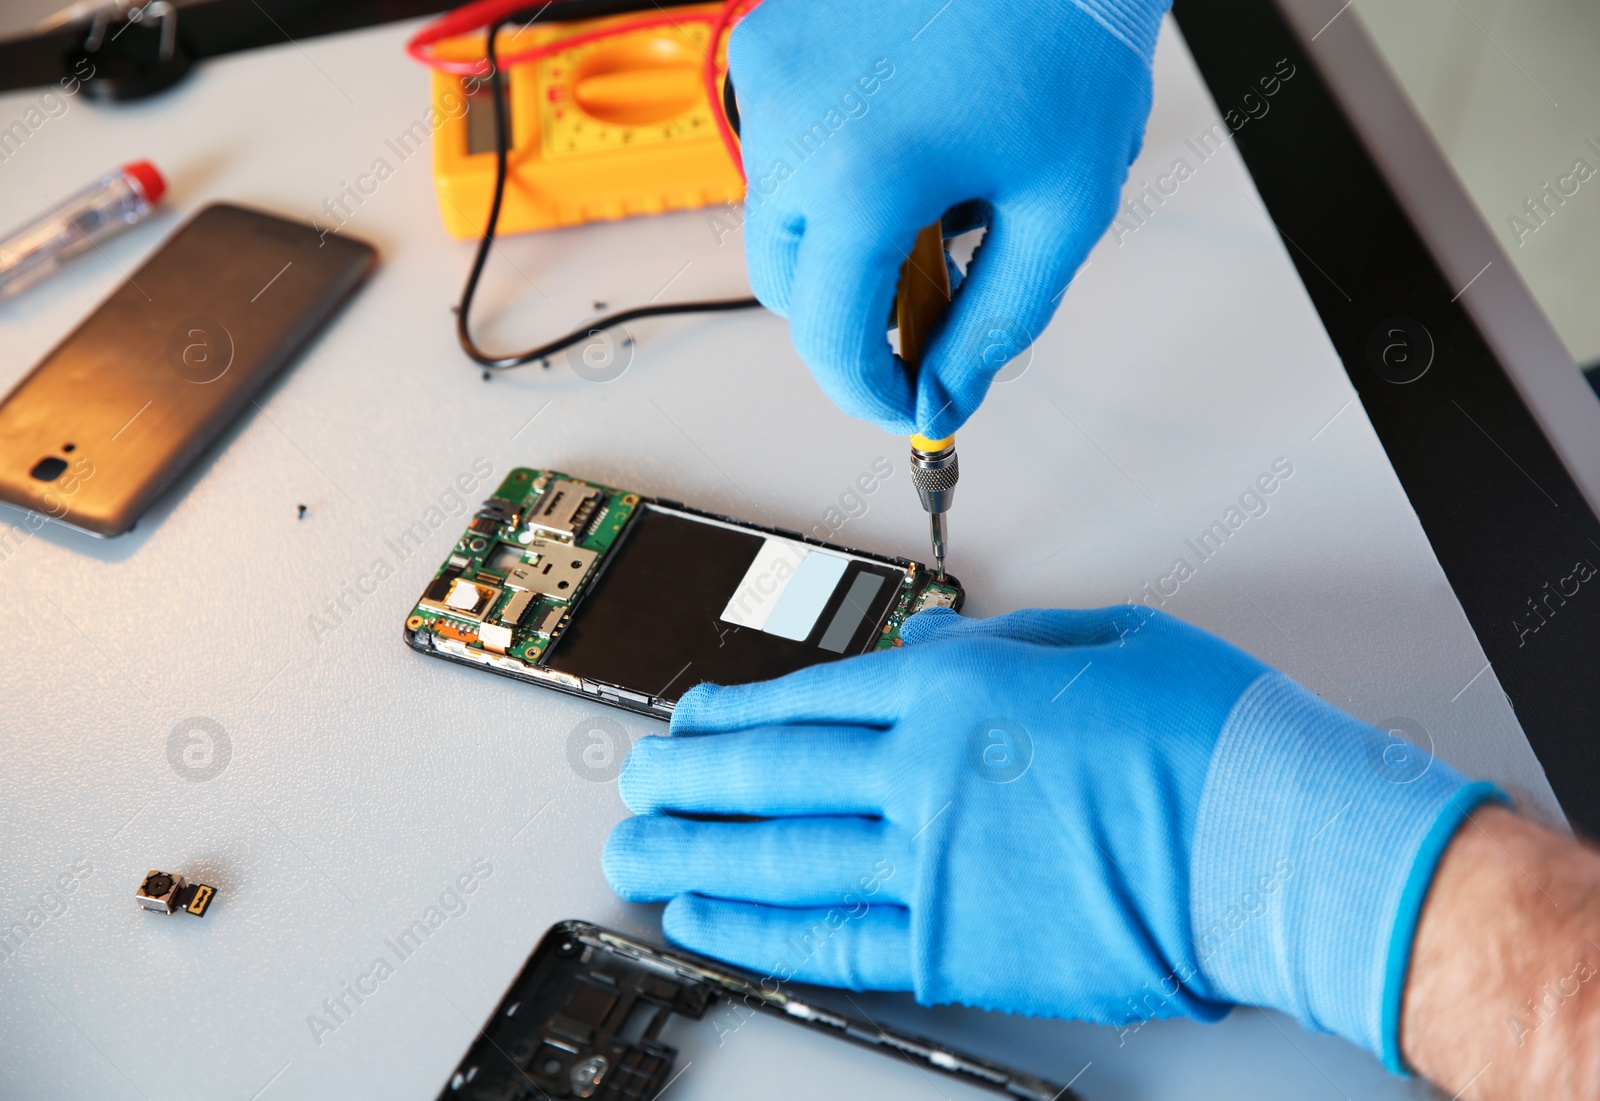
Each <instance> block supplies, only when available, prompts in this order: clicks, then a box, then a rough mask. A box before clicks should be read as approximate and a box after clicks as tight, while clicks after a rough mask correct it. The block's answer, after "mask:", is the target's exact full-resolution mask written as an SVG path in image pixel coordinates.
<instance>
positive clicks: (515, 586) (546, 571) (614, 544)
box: [405, 468, 963, 718]
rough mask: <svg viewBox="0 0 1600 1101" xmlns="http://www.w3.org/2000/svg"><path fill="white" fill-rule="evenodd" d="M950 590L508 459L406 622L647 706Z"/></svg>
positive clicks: (789, 536)
mask: <svg viewBox="0 0 1600 1101" xmlns="http://www.w3.org/2000/svg"><path fill="white" fill-rule="evenodd" d="M962 598H963V594H962V591H961V585H960V583H959V582H958V581H956V580H955V579H954V578H948V577H947V578H946V580H945V581H943V582H941V581H938V580H936V579H935V578H934V576H933V573H932V571H931V570H929V569H927V568H926V567H925V566H923V565H921V564H920V563H916V562H912V561H910V560H908V559H905V558H888V557H884V556H882V555H875V554H870V553H868V552H866V551H860V550H852V549H850V548H848V547H840V546H835V545H833V544H830V543H824V542H822V541H820V540H817V539H812V538H809V537H807V536H803V535H800V534H798V533H797V532H792V531H782V530H779V529H776V528H764V527H758V526H756V525H753V524H747V523H744V522H743V521H740V520H734V519H731V518H729V517H726V516H718V515H715V514H713V513H709V512H702V511H700V510H698V509H693V508H689V507H688V506H686V505H683V504H680V503H678V502H676V501H665V500H659V499H654V498H649V497H645V496H642V495H641V494H638V493H633V492H630V491H628V490H625V489H616V488H613V487H611V486H604V485H600V484H598V483H595V482H587V481H583V480H581V479H578V478H575V477H572V476H571V475H568V474H562V473H559V472H557V471H541V470H529V469H525V468H518V469H515V470H513V471H511V472H510V474H508V475H507V476H506V479H505V481H504V482H502V483H501V485H500V488H499V489H498V490H496V492H495V495H494V496H493V497H490V498H489V499H488V500H487V501H485V502H484V503H483V506H482V508H481V509H480V510H479V511H478V513H477V515H476V516H475V517H474V518H473V520H472V522H471V524H470V525H469V526H468V528H467V530H466V532H465V533H464V534H463V535H462V536H461V539H460V540H459V541H458V542H457V543H456V545H455V548H454V550H452V552H451V554H450V557H449V558H448V559H447V560H446V561H445V563H444V565H443V566H442V567H441V568H440V569H439V572H438V574H437V575H436V576H435V577H434V579H433V581H432V582H431V583H430V584H429V585H428V588H427V590H426V591H425V592H424V593H423V594H422V599H421V600H420V601H419V602H418V604H417V606H416V608H415V609H414V610H413V611H412V613H411V615H410V616H409V617H408V618H407V619H406V627H405V637H406V641H407V642H408V643H410V645H411V646H412V647H413V648H414V649H417V650H420V651H422V652H423V653H425V654H433V655H435V656H437V657H443V658H448V659H450V660H452V661H457V662H468V663H471V664H474V665H481V666H484V667H486V668H488V669H491V670H493V671H494V672H497V673H503V674H505V675H506V676H511V677H516V678H518V679H519V680H526V681H531V682H532V683H535V684H542V685H546V686H547V687H550V688H556V689H559V690H561V691H563V692H570V693H573V694H575V695H581V696H584V697H586V698H589V699H598V700H602V701H604V702H606V703H609V704H612V705H614V706H617V707H623V708H627V709H629V710H632V711H638V712H641V713H643V714H647V715H655V716H657V717H658V718H665V717H669V716H670V715H671V714H672V709H673V706H674V705H675V704H676V703H677V701H678V699H679V698H680V697H681V696H682V695H683V693H685V692H687V691H688V690H689V689H690V688H691V687H693V686H694V685H695V684H697V683H699V682H700V681H707V680H709V681H712V682H714V683H717V684H745V683H750V682H753V681H760V680H769V679H771V678H773V677H778V676H782V675H783V674H785V673H791V672H793V671H795V670H796V669H801V668H804V667H806V666H808V665H816V664H818V663H820V662H825V661H835V660H837V659H839V658H843V657H848V656H851V655H854V654H863V653H866V652H868V651H871V650H882V649H888V648H890V647H894V646H898V645H900V634H899V632H900V625H901V624H902V623H904V622H905V620H906V618H907V617H908V616H910V615H912V614H913V613H915V612H918V611H921V610H922V609H924V608H955V609H959V608H960V607H961V602H962Z"/></svg>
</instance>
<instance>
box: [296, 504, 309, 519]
mask: <svg viewBox="0 0 1600 1101" xmlns="http://www.w3.org/2000/svg"><path fill="white" fill-rule="evenodd" d="M294 508H295V519H296V520H304V519H305V518H306V506H305V505H295V506H294Z"/></svg>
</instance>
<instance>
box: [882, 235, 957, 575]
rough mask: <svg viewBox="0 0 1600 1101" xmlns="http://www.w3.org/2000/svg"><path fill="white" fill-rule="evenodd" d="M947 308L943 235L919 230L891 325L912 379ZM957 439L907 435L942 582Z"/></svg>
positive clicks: (947, 277) (947, 276)
mask: <svg viewBox="0 0 1600 1101" xmlns="http://www.w3.org/2000/svg"><path fill="white" fill-rule="evenodd" d="M949 305H950V272H949V270H948V269H947V268H946V267H945V266H944V232H943V229H942V227H941V225H940V223H939V222H935V223H933V224H932V225H931V226H924V227H923V228H922V230H920V231H919V232H918V233H917V240H916V243H915V244H914V245H912V246H911V254H910V255H909V256H908V257H906V262H905V263H904V264H902V265H900V285H899V287H898V288H896V290H895V300H894V314H895V325H896V327H897V328H898V329H899V330H900V358H901V359H902V360H904V361H905V365H906V367H907V368H909V369H910V371H911V372H912V377H913V378H915V375H916V370H917V367H918V366H919V365H920V364H921V363H922V352H923V348H924V346H925V345H926V343H927V339H928V333H929V331H930V330H931V329H932V328H933V325H934V322H936V321H938V320H939V315H940V314H942V313H943V312H944V310H945V307H947V306H949ZM959 474H960V467H959V466H958V465H957V463H956V438H955V437H954V436H947V437H946V438H944V439H942V440H930V439H928V438H927V437H926V436H922V435H916V436H912V437H911V484H912V485H914V486H916V487H917V497H918V498H919V499H920V500H921V501H922V507H923V509H924V510H925V511H926V512H927V513H928V531H929V535H930V537H931V539H932V543H933V563H934V568H935V569H936V570H937V571H938V579H939V580H940V581H943V580H944V579H945V573H944V559H945V550H946V544H947V542H948V537H949V532H948V531H947V530H946V527H945V513H947V512H949V511H950V502H951V501H952V500H954V498H955V489H956V478H957V477H958V476H959Z"/></svg>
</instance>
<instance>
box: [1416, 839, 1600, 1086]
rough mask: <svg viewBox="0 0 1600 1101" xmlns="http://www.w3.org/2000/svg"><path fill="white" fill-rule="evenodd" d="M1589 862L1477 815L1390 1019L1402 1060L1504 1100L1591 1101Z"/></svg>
mask: <svg viewBox="0 0 1600 1101" xmlns="http://www.w3.org/2000/svg"><path fill="white" fill-rule="evenodd" d="M1597 978H1600V855H1597V854H1596V853H1595V852H1594V851H1593V850H1592V849H1589V848H1587V847H1585V846H1582V845H1580V844H1578V843H1577V842H1575V841H1573V840H1572V839H1571V838H1568V837H1564V836H1562V835H1560V834H1557V833H1555V832H1553V831H1551V830H1548V829H1546V828H1544V827H1543V826H1539V825H1537V824H1535V823H1533V822H1531V821H1529V820H1527V819H1525V818H1522V817H1519V816H1517V815H1515V814H1513V813H1511V812H1510V811H1508V810H1506V809H1504V808H1494V807H1487V808H1483V809H1481V810H1479V811H1477V812H1475V813H1474V814H1473V815H1471V817H1470V819H1469V820H1468V822H1467V823H1465V824H1464V825H1462V827H1461V828H1460V830H1459V831H1458V832H1457V834H1456V836H1455V838H1454V839H1453V840H1452V842H1451V844H1450V846H1449V848H1448V849H1447V850H1446V852H1445V854H1444V857H1443V859H1441V861H1440V862H1439V866H1438V869H1437V871H1436V873H1435V875H1434V880H1433V884H1432V886H1431V888H1430V890H1429V892H1428V897H1427V901H1426V903H1425V904H1424V906H1423V909H1422V915H1421V918H1420V920H1419V922H1418V926H1417V933H1416V938H1415V943H1414V945H1413V948H1412V953H1411V963H1410V968H1409V974H1408V979H1407V983H1406V990H1405V1000H1404V1005H1403V1010H1402V1016H1401V1031H1400V1040H1401V1044H1402V1047H1403V1049H1404V1052H1405V1056H1406V1060H1407V1062H1408V1063H1409V1064H1410V1065H1411V1066H1412V1067H1414V1068H1415V1069H1416V1070H1417V1071H1418V1072H1419V1073H1421V1074H1423V1075H1425V1076H1427V1077H1428V1078H1429V1079H1431V1080H1432V1081H1434V1082H1435V1083H1437V1084H1439V1085H1440V1086H1442V1087H1444V1088H1445V1089H1446V1090H1449V1091H1452V1092H1455V1091H1459V1090H1463V1089H1465V1088H1466V1087H1467V1086H1468V1085H1469V1084H1471V1083H1474V1082H1475V1083H1476V1085H1475V1088H1474V1093H1475V1095H1476V1096H1484V1097H1495V1098H1498V1099H1504V1101H1518V1099H1522V1098H1528V1099H1533V1098H1539V1099H1541V1101H1578V1099H1582V1101H1592V1099H1593V1098H1595V1097H1597V1096H1600V982H1597V981H1595V980H1596V979H1597Z"/></svg>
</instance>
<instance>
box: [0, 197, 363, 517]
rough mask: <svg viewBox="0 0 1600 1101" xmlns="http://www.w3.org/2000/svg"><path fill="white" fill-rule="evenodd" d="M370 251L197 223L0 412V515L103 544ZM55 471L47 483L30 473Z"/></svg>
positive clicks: (264, 222) (347, 287)
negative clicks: (6, 509)
mask: <svg viewBox="0 0 1600 1101" xmlns="http://www.w3.org/2000/svg"><path fill="white" fill-rule="evenodd" d="M374 258H375V252H374V250H373V249H372V247H371V246H370V245H367V244H365V243H364V242H361V241H355V240H350V239H348V238H345V237H336V236H332V235H324V234H321V233H319V232H318V231H317V230H316V229H314V228H313V227H311V226H310V225H306V224H303V223H298V222H291V221H286V220H284V219H282V218H278V217H275V216H273V215H271V214H265V213H262V212H260V211H256V210H249V209H246V208H244V207H238V206H233V205H230V204H226V203H217V204H213V205H211V206H208V207H205V208H204V209H202V210H201V211H200V212H199V213H198V214H196V215H195V216H194V217H193V218H192V219H190V220H189V222H187V223H186V224H185V225H183V226H182V227H180V228H179V229H178V231H177V232H176V233H175V234H174V235H173V236H172V237H171V238H169V239H168V240H167V242H166V243H165V244H163V245H162V246H161V248H159V249H158V250H157V251H156V253H155V255H154V256H152V257H150V259H149V260H147V261H146V262H145V263H144V265H143V266H142V267H140V268H139V269H138V270H137V271H136V272H134V273H133V275H132V276H130V277H129V279H128V280H127V281H126V282H125V283H123V284H122V286H120V287H119V288H118V289H117V290H116V292H115V293H113V294H112V296H111V297H110V298H109V299H107V300H106V301H105V302H104V303H103V304H102V305H101V306H100V308H99V309H97V310H95V312H94V313H93V314H92V315H90V316H89V318H88V319H87V320H85V321H84V322H83V324H81V325H79V326H78V328H77V329H76V330H74V331H73V333H72V334H71V335H70V336H68V337H67V338H66V339H65V340H63V341H62V342H61V343H60V344H58V345H57V346H56V347H55V349H54V350H52V351H51V352H50V354H49V355H47V356H46V357H45V358H44V360H43V361H41V362H40V363H39V365H38V366H37V367H35V368H34V369H33V370H32V371H31V372H30V373H29V374H28V375H27V376H26V377H25V378H24V379H23V380H22V382H21V383H19V384H18V386H17V387H16V389H15V390H13V391H12V393H11V394H10V395H9V396H8V397H7V398H6V400H5V402H4V404H3V405H0V500H5V501H7V502H9V503H11V504H14V505H18V506H20V507H22V508H26V509H32V510H34V511H36V512H39V513H43V514H45V515H47V516H50V517H52V518H54V519H57V520H60V521H62V522H65V523H68V524H72V525H74V526H76V527H80V528H84V529H86V530H88V531H91V532H94V533H96V534H99V535H117V534H120V533H122V532H124V531H127V530H128V529H129V528H130V527H132V526H133V523H134V521H135V520H137V519H138V517H139V515H140V513H142V512H143V511H144V510H145V508H146V507H147V506H148V505H149V504H150V502H151V501H153V500H154V499H155V498H156V497H157V496H159V495H160V493H161V492H162V490H164V489H165V488H166V487H167V486H168V485H169V484H171V482H172V480H173V479H174V478H176V477H177V476H178V475H179V474H181V473H182V472H183V470H184V469H185V468H186V467H187V466H188V465H189V464H190V463H191V462H193V461H194V459H195V458H196V457H197V456H199V454H200V453H201V452H202V451H204V450H205V448H206V447H207V446H209V445H210V444H211V443H212V441H214V440H215V439H216V437H217V436H218V435H219V434H220V433H221V432H222V431H223V430H224V429H225V428H226V427H227V426H228V425H229V424H230V423H231V422H232V421H233V419H234V417H236V416H237V415H238V414H239V412H240V411H241V410H242V409H243V407H244V406H245V405H246V404H247V403H248V402H249V401H250V399H251V398H252V397H254V396H255V394H256V393H257V392H258V391H259V390H260V389H261V387H262V386H263V385H265V384H266V382H267V381H268V380H270V379H271V378H272V377H273V375H275V374H276V373H277V372H278V371H279V370H280V369H282V367H283V366H284V365H285V364H286V363H287V362H288V361H289V360H290V359H291V358H293V356H294V354H295V353H296V352H297V351H299V349H300V348H301V347H302V346H303V345H305V344H306V343H307V342H309V340H310V339H311V337H312V336H314V335H315V334H316V332H317V330H318V329H320V328H321V327H322V325H323V324H324V323H325V322H327V320H328V319H329V318H330V317H331V316H332V314H333V313H334V311H335V310H337V309H338V307H339V306H340V305H341V304H342V303H343V301H344V300H345V299H346V298H347V297H348V296H349V295H350V293H351V292H352V291H353V290H354V289H355V288H356V287H357V286H358V285H359V284H360V283H361V281H362V279H363V278H365V276H366V274H367V273H368V272H369V271H370V270H371V267H372V265H373V262H374ZM51 457H55V458H58V459H60V460H63V461H64V463H65V464H66V465H65V469H64V470H62V471H61V473H60V474H58V475H57V476H56V477H54V478H53V479H51V480H49V481H42V480H40V479H39V478H36V477H34V476H33V475H32V474H31V471H33V470H34V468H35V467H36V466H37V465H38V464H39V462H40V461H41V460H42V459H47V458H51Z"/></svg>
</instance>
